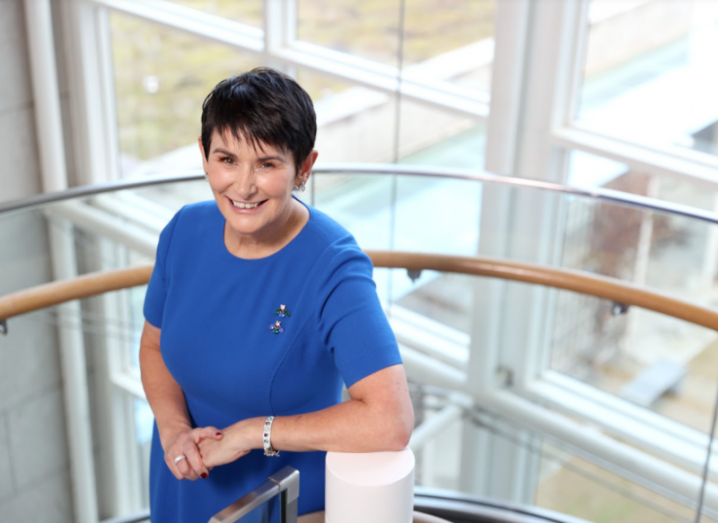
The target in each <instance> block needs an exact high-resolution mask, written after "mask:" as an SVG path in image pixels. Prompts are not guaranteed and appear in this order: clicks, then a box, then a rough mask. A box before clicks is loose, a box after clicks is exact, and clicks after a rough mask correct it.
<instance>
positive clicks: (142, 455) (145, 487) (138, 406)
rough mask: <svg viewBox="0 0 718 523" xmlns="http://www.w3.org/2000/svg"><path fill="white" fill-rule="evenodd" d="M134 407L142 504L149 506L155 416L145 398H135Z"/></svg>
mask: <svg viewBox="0 0 718 523" xmlns="http://www.w3.org/2000/svg"><path fill="white" fill-rule="evenodd" d="M134 407H135V420H134V421H135V437H136V441H137V448H138V450H139V452H138V453H137V454H138V457H139V460H140V463H139V467H138V470H139V471H140V473H141V477H140V481H141V482H142V504H143V506H145V507H147V506H149V504H150V497H149V496H150V451H151V450H152V428H153V427H154V423H155V417H154V415H153V414H152V409H150V405H149V404H148V403H147V402H146V401H144V400H140V399H135V400H134Z"/></svg>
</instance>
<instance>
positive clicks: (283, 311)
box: [274, 305, 292, 318]
mask: <svg viewBox="0 0 718 523" xmlns="http://www.w3.org/2000/svg"><path fill="white" fill-rule="evenodd" d="M274 314H276V315H277V316H279V317H280V318H284V317H285V316H286V317H287V318H289V317H290V316H291V315H292V313H291V312H289V311H288V310H287V306H286V305H280V306H279V308H278V309H277V310H276V311H274Z"/></svg>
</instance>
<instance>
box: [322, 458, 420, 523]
mask: <svg viewBox="0 0 718 523" xmlns="http://www.w3.org/2000/svg"><path fill="white" fill-rule="evenodd" d="M414 465H415V460H414V453H413V452H412V451H411V450H409V449H404V450H401V451H399V452H370V453H345V452H328V453H327V464H326V476H327V478H326V481H327V482H326V499H325V503H326V523H366V522H368V521H371V523H411V521H412V513H413V510H414Z"/></svg>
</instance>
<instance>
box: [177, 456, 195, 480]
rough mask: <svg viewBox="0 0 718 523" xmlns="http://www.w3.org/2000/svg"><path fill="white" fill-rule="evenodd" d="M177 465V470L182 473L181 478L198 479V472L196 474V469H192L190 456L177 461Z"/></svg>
mask: <svg viewBox="0 0 718 523" xmlns="http://www.w3.org/2000/svg"><path fill="white" fill-rule="evenodd" d="M175 467H176V468H177V471H178V472H179V473H180V474H181V475H182V477H181V478H180V479H183V478H184V479H188V480H190V481H194V480H196V479H197V474H195V471H194V470H193V469H192V467H191V465H190V463H189V458H184V459H182V460H180V461H178V462H177V463H175Z"/></svg>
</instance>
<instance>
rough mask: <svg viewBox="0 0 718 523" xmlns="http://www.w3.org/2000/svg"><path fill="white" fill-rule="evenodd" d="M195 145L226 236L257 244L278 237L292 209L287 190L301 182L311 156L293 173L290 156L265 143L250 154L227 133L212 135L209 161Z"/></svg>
mask: <svg viewBox="0 0 718 523" xmlns="http://www.w3.org/2000/svg"><path fill="white" fill-rule="evenodd" d="M199 145H200V150H201V152H202V162H203V163H204V170H205V172H206V173H207V175H208V176H209V185H210V187H211V188H212V193H213V194H214V198H215V200H216V201H217V205H218V206H219V210H220V211H221V212H222V214H223V215H224V217H225V219H226V220H227V225H228V226H229V227H230V228H231V231H233V232H234V233H236V234H237V235H238V236H239V238H240V239H242V237H245V238H247V237H249V238H251V239H252V240H254V241H257V242H261V241H262V240H267V241H274V240H276V239H277V238H278V237H281V233H282V230H283V227H284V226H285V225H286V224H287V222H288V221H289V219H290V218H291V217H292V214H293V212H295V209H296V208H295V207H294V206H295V205H296V203H297V202H295V201H294V199H293V198H292V188H293V187H294V186H295V185H299V184H300V183H301V182H302V181H306V178H307V177H308V176H309V172H310V171H311V168H312V165H313V163H314V160H315V159H316V152H315V151H312V154H310V155H309V158H307V160H306V161H305V162H304V163H303V164H302V166H301V172H299V173H297V170H296V167H295V164H294V155H293V154H292V153H291V152H286V151H283V150H281V149H275V148H274V147H271V146H269V145H266V144H257V147H256V149H255V148H254V147H253V146H252V144H251V143H248V142H247V140H237V139H236V138H235V137H234V136H233V135H232V133H225V134H224V135H222V134H220V133H218V132H217V131H214V133H213V134H212V141H211V145H210V151H209V155H208V156H205V154H204V148H203V146H202V140H201V139H200V144H199ZM259 145H261V148H260V147H259Z"/></svg>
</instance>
